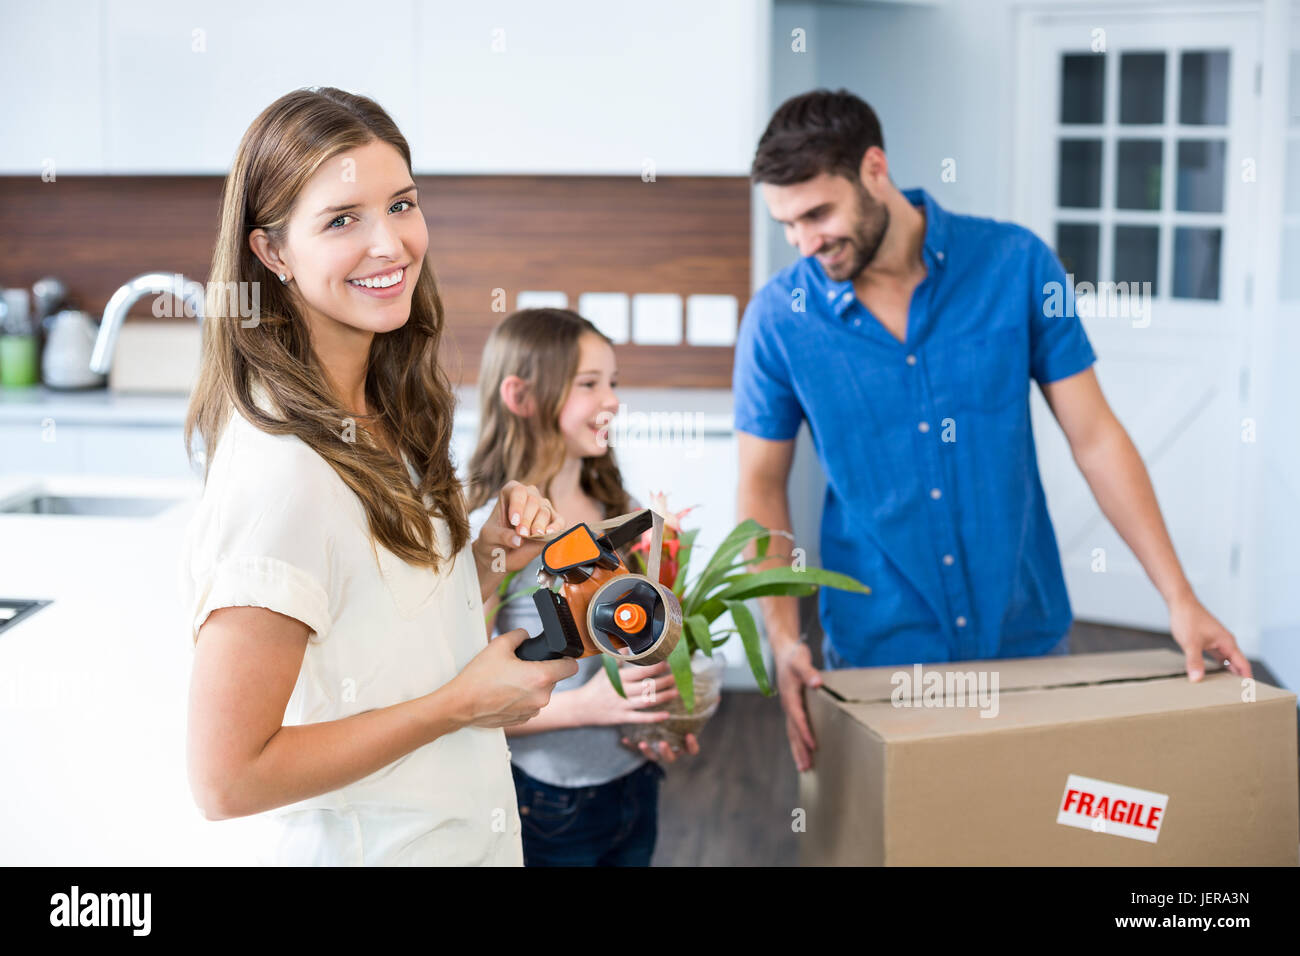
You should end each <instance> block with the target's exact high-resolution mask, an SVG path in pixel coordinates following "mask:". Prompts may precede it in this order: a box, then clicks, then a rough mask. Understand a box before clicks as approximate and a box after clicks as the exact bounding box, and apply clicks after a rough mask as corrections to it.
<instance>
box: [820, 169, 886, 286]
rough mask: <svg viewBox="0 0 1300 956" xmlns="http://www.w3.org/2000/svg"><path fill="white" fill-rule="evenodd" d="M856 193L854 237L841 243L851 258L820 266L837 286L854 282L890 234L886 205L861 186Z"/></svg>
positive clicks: (859, 185) (858, 186) (858, 185)
mask: <svg viewBox="0 0 1300 956" xmlns="http://www.w3.org/2000/svg"><path fill="white" fill-rule="evenodd" d="M857 193H858V221H857V225H856V226H855V228H854V230H853V235H852V236H849V237H848V238H847V239H845V240H844V241H845V242H846V243H847V244H848V249H849V252H850V253H851V255H850V257H849V259H848V260H847V261H846V262H844V263H843V264H841V265H837V266H833V267H831V266H827V265H826V264H825V263H822V268H823V269H825V270H826V275H827V276H828V277H830V278H831V279H832V280H834V281H836V282H843V281H844V280H845V279H849V280H852V279H856V278H857V277H858V275H859V273H861V272H862V270H863V269H865V268H866V267H867V266H868V265H870V264H871V260H872V259H874V258H875V257H876V253H877V252H879V251H880V244H881V243H882V242H884V240H885V233H886V232H888V231H889V209H888V208H887V207H886V206H885V204H884V203H882V202H876V201H875V200H874V199H872V198H871V194H870V193H869V192H867V191H866V190H865V189H864V188H863V187H862V184H861V183H859V184H857Z"/></svg>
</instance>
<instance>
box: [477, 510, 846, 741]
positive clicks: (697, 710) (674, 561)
mask: <svg viewBox="0 0 1300 956" xmlns="http://www.w3.org/2000/svg"><path fill="white" fill-rule="evenodd" d="M651 508H652V509H653V510H655V511H657V512H658V513H659V514H661V515H663V516H664V531H663V543H662V545H661V547H662V549H663V553H662V556H661V558H660V562H659V583H660V584H662V585H663V586H664V587H667V588H670V589H671V590H672V592H673V593H674V594H675V595H677V600H678V601H679V602H680V604H681V606H682V636H681V639H680V640H679V641H678V642H677V646H676V647H675V648H674V649H673V651H672V653H671V654H670V655H669V656H668V666H669V669H670V670H671V671H672V675H673V681H674V683H675V684H676V686H677V691H678V696H677V697H675V698H673V699H672V700H669V701H668V702H667V703H665V704H664V706H663V709H664V710H666V711H668V713H669V714H670V715H671V716H670V717H669V718H668V719H667V720H664V721H661V722H659V723H654V724H625V725H623V726H622V727H621V728H620V732H621V734H622V736H624V737H626V738H628V739H629V740H630V741H632V743H633V744H634V745H635V744H636V743H639V742H640V741H642V740H644V741H646V742H648V743H650V744H651V745H652V746H654V745H657V743H658V742H659V741H667V742H668V744H669V745H670V746H672V747H675V748H677V749H679V750H680V749H684V747H685V738H686V735H687V734H691V733H694V734H698V733H699V731H700V729H701V728H702V727H703V726H704V725H705V724H706V723H707V722H708V720H709V718H710V717H712V716H713V714H714V713H715V712H716V711H717V709H718V703H719V701H720V700H721V694H722V666H721V664H720V662H719V659H717V658H715V657H714V656H713V652H714V651H715V650H717V649H718V648H719V647H721V646H722V645H724V644H725V643H726V642H727V641H728V640H730V639H731V638H732V637H736V636H738V637H739V638H740V643H741V646H742V647H743V648H744V651H745V658H746V660H747V661H748V663H749V668H750V670H751V671H752V672H753V674H754V679H755V681H757V682H758V689H759V690H760V691H761V692H762V693H763V694H764V695H765V696H767V697H771V696H772V693H773V692H772V683H771V680H770V679H769V678H768V674H767V666H766V665H765V663H764V661H763V648H762V642H761V640H760V638H759V635H758V625H757V624H756V623H755V621H754V616H753V614H751V613H750V611H749V608H748V607H747V606H746V604H745V602H746V601H747V600H749V599H750V598H759V597H768V596H771V595H788V596H793V597H805V596H807V595H810V594H813V593H814V592H815V591H816V590H817V588H818V587H832V588H837V589H839V590H844V591H854V592H857V593H859V594H870V593H871V589H870V588H868V587H867V586H866V585H864V584H862V583H860V582H858V581H856V580H854V579H853V578H851V577H849V576H848V575H846V574H839V573H837V572H835V571H827V570H825V569H824V568H807V567H803V566H801V565H791V566H789V567H780V568H768V569H767V570H765V571H749V570H746V569H747V568H748V567H750V566H751V565H754V564H758V563H760V562H763V561H766V560H767V559H768V553H767V551H768V545H769V543H770V542H771V539H772V537H773V536H774V535H781V536H783V537H787V538H788V537H790V534H789V532H786V531H774V530H768V529H767V528H764V527H763V526H762V525H760V524H759V523H758V522H757V521H753V520H749V521H745V522H742V523H741V524H739V525H737V526H736V527H735V528H733V529H732V530H731V532H730V533H729V534H728V535H727V536H726V538H724V539H723V540H722V543H721V544H719V545H718V547H717V550H715V551H714V552H713V554H712V555H711V556H710V557H709V560H708V561H707V562H706V563H705V565H704V567H703V568H701V569H700V570H699V572H698V573H696V574H694V576H693V577H692V576H691V575H690V563H691V555H692V552H693V551H694V549H695V538H696V536H697V535H698V534H699V529H698V528H692V529H691V530H689V531H685V530H683V528H682V518H683V517H685V516H686V514H687V513H689V512H690V511H691V510H693V509H691V508H686V509H685V510H683V511H679V512H671V511H669V510H668V507H667V500H666V497H665V496H664V495H663V494H654V495H651ZM650 540H651V532H650V531H647V532H646V533H645V534H644V535H643V536H642V538H641V540H640V541H639V542H638V543H637V544H636V545H634V546H633V547H632V548H631V549H630V558H631V563H630V564H629V566H628V567H629V570H632V571H636V572H638V573H641V574H645V573H647V571H648V565H647V563H646V556H647V555H648V554H649V551H650ZM750 543H753V544H754V546H755V555H754V557H752V558H746V557H745V548H746V547H748V546H749V544H750ZM633 565H635V566H633ZM515 573H517V572H514V573H511V574H508V575H506V578H505V580H504V581H502V582H501V585H500V588H499V589H498V592H497V593H498V596H499V598H500V599H501V600H500V602H499V603H498V605H497V607H496V608H494V609H493V610H492V611H491V612H490V613H489V614H488V616H487V623H488V627H489V628H490V627H491V625H492V620H493V618H495V616H496V613H497V611H498V610H500V608H501V606H502V605H503V604H505V603H508V602H509V601H514V600H518V599H520V598H524V597H528V596H530V595H531V594H532V593H533V592H534V591H536V590H537V588H536V587H531V588H522V589H520V590H518V591H515V592H513V593H507V592H508V590H509V586H510V583H511V580H512V579H513V578H514V576H515ZM728 612H730V614H731V621H732V624H733V626H732V627H724V626H722V625H721V624H719V623H718V619H719V618H721V617H722V616H723V615H724V614H726V613H728ZM602 658H603V663H604V665H605V673H606V674H608V675H609V680H610V683H612V684H613V685H614V689H615V690H616V691H618V693H619V694H620V695H621V696H623V697H627V693H626V692H625V690H624V688H623V684H622V681H621V680H620V678H619V674H618V661H617V660H615V659H614V658H613V657H610V656H609V655H602Z"/></svg>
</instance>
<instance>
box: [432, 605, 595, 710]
mask: <svg viewBox="0 0 1300 956" xmlns="http://www.w3.org/2000/svg"><path fill="white" fill-rule="evenodd" d="M527 639H528V632H527V631H525V630H524V629H523V628H522V627H519V628H515V629H514V630H513V631H507V632H506V633H505V634H502V635H500V636H498V637H495V638H493V639H492V640H491V641H488V646H487V647H485V648H483V650H481V651H479V652H478V653H477V654H475V655H474V657H473V658H472V659H471V660H470V662H469V663H468V664H466V665H465V668H464V670H462V671H461V672H460V673H459V674H457V675H456V676H455V677H453V678H452V679H451V680H450V681H448V682H447V684H446V685H445V686H446V687H447V688H449V689H451V690H452V692H453V693H454V694H455V695H456V697H457V699H458V700H459V703H460V713H461V719H462V722H463V723H464V724H466V725H469V726H474V727H509V726H511V725H513V724H522V723H524V722H525V721H528V720H532V719H533V718H534V717H536V716H537V714H538V712H539V711H540V710H541V709H542V708H543V707H545V706H546V705H547V703H548V702H549V701H550V699H551V691H553V690H554V689H555V685H556V684H557V683H559V682H560V681H562V680H564V679H565V678H566V677H572V676H573V675H574V674H576V673H578V662H577V661H576V660H575V659H573V658H572V657H564V658H561V659H559V660H554V661H523V660H520V659H519V658H518V657H516V656H515V649H516V648H517V647H519V645H520V644H522V643H523V642H524V641H526V640H527ZM606 683H608V681H606Z"/></svg>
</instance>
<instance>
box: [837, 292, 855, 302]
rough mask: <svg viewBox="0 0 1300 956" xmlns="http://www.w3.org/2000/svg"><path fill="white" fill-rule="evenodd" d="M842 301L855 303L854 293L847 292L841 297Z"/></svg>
mask: <svg viewBox="0 0 1300 956" xmlns="http://www.w3.org/2000/svg"><path fill="white" fill-rule="evenodd" d="M840 301H841V302H852V301H853V293H852V292H845V293H844V294H843V295H842V296H840Z"/></svg>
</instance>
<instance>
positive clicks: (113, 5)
mask: <svg viewBox="0 0 1300 956" xmlns="http://www.w3.org/2000/svg"><path fill="white" fill-rule="evenodd" d="M0 3H2V4H3V10H4V29H3V30H0V102H3V103H4V111H3V115H4V117H5V119H6V121H7V122H6V124H5V129H4V132H3V133H0V173H17V174H30V175H39V174H40V172H41V170H42V166H43V164H44V163H46V162H47V161H52V162H53V163H54V169H55V171H56V172H68V173H74V172H75V173H123V174H186V173H192V174H218V175H221V174H225V173H226V172H228V171H229V168H230V163H231V160H232V159H233V158H234V154H235V150H236V148H237V146H238V144H239V140H240V138H241V137H242V136H243V134H244V131H245V130H246V129H247V128H248V125H249V124H250V123H251V122H252V121H253V119H254V118H256V116H257V115H258V113H260V112H261V111H262V110H263V109H264V108H265V107H267V106H268V105H270V104H271V103H272V102H273V101H274V100H275V99H276V98H278V97H279V96H281V95H283V94H284V93H287V92H289V91H290V90H293V89H297V88H299V87H307V86H337V87H340V88H342V89H345V90H349V91H352V92H357V93H363V94H365V95H367V96H370V97H372V98H374V99H375V100H377V101H378V102H379V103H380V105H382V106H383V107H384V108H385V109H386V110H387V111H388V112H389V113H390V114H391V115H392V117H393V119H394V120H395V121H396V122H397V124H398V126H399V128H400V129H401V130H402V132H403V133H404V134H405V135H406V137H407V139H408V141H409V142H410V145H411V150H412V153H413V160H414V163H415V169H416V172H417V173H471V174H477V173H497V174H501V173H517V174H532V173H537V174H571V175H582V174H602V173H603V174H615V175H628V176H642V175H643V173H647V174H648V173H650V172H653V174H654V176H655V177H658V176H660V175H688V174H703V175H712V174H718V175H746V174H747V173H748V170H749V162H750V159H751V158H752V155H753V149H754V144H755V142H756V140H757V137H758V134H759V132H760V131H761V128H762V127H761V124H762V123H763V122H765V120H766V103H765V95H764V92H763V91H764V90H765V89H766V85H767V78H766V73H767V62H768V60H767V30H768V25H767V23H768V19H769V17H770V7H771V3H770V0H759V2H754V0H717V2H712V3H708V4H698V3H693V2H690V0H661V2H659V3H657V4H653V5H650V6H643V5H615V4H604V3H597V2H594V0H556V2H553V3H548V4H535V3H529V2H523V0H508V2H495V3H474V4H468V3H462V2H449V0H439V2H430V3H417V2H415V0H397V2H396V3H393V4H389V5H387V6H386V7H385V8H384V10H383V14H382V18H381V19H380V20H374V19H373V18H372V17H371V15H370V14H369V13H367V12H366V11H361V10H358V8H357V7H356V5H355V4H351V3H346V2H344V0H313V2H311V3H307V2H305V0H295V2H285V3H275V4H267V3H261V2H256V0H227V2H221V3H217V2H215V0H53V2H48V3H41V4H24V5H20V4H18V3H17V2H16V0H0ZM359 17H360V18H362V19H364V24H359V23H358V19H359Z"/></svg>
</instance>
